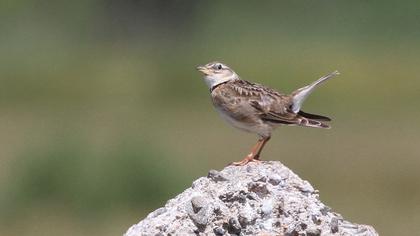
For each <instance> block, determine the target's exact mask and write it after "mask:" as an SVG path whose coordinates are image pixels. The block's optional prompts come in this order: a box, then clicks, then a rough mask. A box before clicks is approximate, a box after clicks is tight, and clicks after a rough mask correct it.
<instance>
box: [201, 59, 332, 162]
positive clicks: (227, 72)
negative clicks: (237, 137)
mask: <svg viewBox="0 0 420 236" xmlns="http://www.w3.org/2000/svg"><path fill="white" fill-rule="evenodd" d="M197 70H199V71H200V72H202V73H203V74H204V81H205V83H206V84H207V86H208V87H209V89H210V93H211V99H212V102H213V105H214V107H215V108H216V110H217V111H218V113H219V114H220V115H221V117H222V118H223V119H225V120H226V121H227V122H228V123H230V124H231V125H233V126H234V127H236V128H239V129H241V130H244V131H248V132H251V133H255V134H257V135H258V136H259V139H258V142H257V143H256V144H255V145H254V146H253V147H252V149H251V152H250V153H249V154H248V155H247V156H246V157H245V158H244V159H243V160H241V161H239V162H233V163H231V164H233V165H239V166H242V165H246V164H247V163H249V162H254V161H259V158H260V154H261V151H262V149H263V148H264V145H265V144H266V143H267V142H268V141H269V140H270V138H271V134H272V132H273V130H274V129H276V128H277V127H279V126H283V125H286V126H303V127H314V128H324V129H328V128H330V126H329V125H328V124H327V122H328V121H331V119H330V118H328V117H326V116H321V115H315V114H310V113H306V112H303V111H302V110H301V107H302V104H303V102H304V101H305V99H306V98H307V97H308V96H309V94H311V93H312V92H313V91H314V89H315V88H316V87H318V85H320V84H321V83H323V82H325V81H326V80H328V79H330V78H332V77H334V76H336V75H338V74H339V72H338V71H334V72H332V73H330V74H328V75H326V76H323V77H321V78H320V79H318V80H316V81H315V82H313V83H312V84H310V85H307V86H305V87H302V88H300V89H297V90H296V91H294V92H292V93H291V94H283V93H280V92H277V91H275V90H273V89H270V88H268V87H265V86H263V85H260V84H256V83H251V82H248V81H246V80H242V79H241V78H240V77H239V76H238V74H236V73H235V71H233V70H232V69H231V68H229V67H228V66H227V65H225V64H223V63H220V62H210V63H208V64H206V65H203V66H198V67H197Z"/></svg>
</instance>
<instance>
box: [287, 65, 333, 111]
mask: <svg viewBox="0 0 420 236" xmlns="http://www.w3.org/2000/svg"><path fill="white" fill-rule="evenodd" d="M339 74H340V73H339V72H338V71H334V72H332V73H330V74H328V75H326V76H323V77H321V78H320V79H318V80H317V81H315V82H313V83H312V84H310V85H308V86H305V87H303V88H300V89H298V90H296V91H294V92H293V93H292V105H291V108H292V111H293V112H294V113H298V112H299V111H300V108H301V106H302V104H303V102H304V101H305V99H306V98H307V97H308V96H309V94H311V93H312V91H313V90H314V89H315V88H316V87H317V86H318V85H319V84H321V83H322V82H324V81H326V80H328V79H330V78H332V77H334V76H336V75H339Z"/></svg>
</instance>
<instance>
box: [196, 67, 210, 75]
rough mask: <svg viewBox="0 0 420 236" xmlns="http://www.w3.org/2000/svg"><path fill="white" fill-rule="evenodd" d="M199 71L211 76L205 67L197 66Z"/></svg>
mask: <svg viewBox="0 0 420 236" xmlns="http://www.w3.org/2000/svg"><path fill="white" fill-rule="evenodd" d="M197 70H198V71H200V72H201V73H203V74H205V75H208V74H210V71H209V69H207V68H206V67H204V66H197Z"/></svg>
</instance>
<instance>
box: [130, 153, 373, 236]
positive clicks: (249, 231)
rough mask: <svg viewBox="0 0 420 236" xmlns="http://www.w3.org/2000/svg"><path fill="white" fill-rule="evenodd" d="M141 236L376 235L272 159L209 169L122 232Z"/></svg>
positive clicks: (368, 227)
mask: <svg viewBox="0 0 420 236" xmlns="http://www.w3.org/2000/svg"><path fill="white" fill-rule="evenodd" d="M140 235H141V236H149V235H150V236H163V235H218V236H221V235H232V236H233V235H237V236H240V235H258V236H271V235H273V236H274V235H283V236H299V235H306V236H324V235H358V236H370V235H378V234H377V232H376V231H375V229H373V227H371V226H368V225H359V224H353V223H350V222H348V221H346V220H344V219H343V217H342V216H341V215H340V214H337V213H334V212H332V211H331V209H330V208H329V207H328V206H326V205H324V204H323V203H322V202H321V201H320V200H319V195H318V191H317V190H315V189H314V188H313V187H312V186H311V185H310V184H309V183H308V182H307V181H305V180H302V179H300V178H299V177H298V176H297V175H296V174H294V173H293V172H292V171H291V170H290V169H288V168H287V167H285V166H284V165H283V164H281V163H280V162H274V161H271V162H261V163H249V164H248V165H246V166H228V167H226V168H224V169H223V170H222V171H220V172H219V171H216V170H211V171H210V172H209V174H208V176H207V177H201V178H199V179H197V180H196V181H194V182H193V184H192V187H191V188H188V189H186V190H185V191H184V192H183V193H181V194H179V195H178V196H176V197H175V198H173V199H171V200H169V201H168V202H167V203H166V205H165V206H164V207H162V208H159V209H157V210H155V211H154V212H152V213H150V214H149V215H148V216H147V217H146V218H145V219H144V220H142V221H140V222H139V223H138V224H136V225H133V226H132V227H131V228H130V229H129V230H128V231H127V232H126V234H125V236H140Z"/></svg>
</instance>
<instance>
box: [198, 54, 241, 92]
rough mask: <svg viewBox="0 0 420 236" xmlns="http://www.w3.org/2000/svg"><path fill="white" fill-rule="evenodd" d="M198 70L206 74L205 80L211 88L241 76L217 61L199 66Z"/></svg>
mask: <svg viewBox="0 0 420 236" xmlns="http://www.w3.org/2000/svg"><path fill="white" fill-rule="evenodd" d="M197 70H198V71H200V72H202V73H203V74H204V81H205V82H206V84H207V86H208V87H209V88H210V89H211V88H213V87H214V86H216V85H218V84H221V83H224V82H227V81H229V80H235V79H238V78H239V77H238V75H237V74H236V73H235V71H233V70H232V69H230V68H229V67H228V66H227V65H225V64H223V63H220V62H217V61H216V62H210V63H207V64H206V65H204V66H197Z"/></svg>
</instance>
